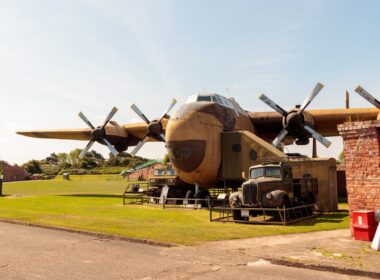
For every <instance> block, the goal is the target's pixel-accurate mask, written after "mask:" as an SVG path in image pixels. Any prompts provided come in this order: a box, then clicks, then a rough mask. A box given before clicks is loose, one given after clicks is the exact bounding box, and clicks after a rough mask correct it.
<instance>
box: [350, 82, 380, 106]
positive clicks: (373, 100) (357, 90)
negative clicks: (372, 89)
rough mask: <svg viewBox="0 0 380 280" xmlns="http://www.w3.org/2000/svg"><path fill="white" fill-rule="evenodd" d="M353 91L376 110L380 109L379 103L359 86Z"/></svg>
mask: <svg viewBox="0 0 380 280" xmlns="http://www.w3.org/2000/svg"><path fill="white" fill-rule="evenodd" d="M355 91H356V92H357V93H358V94H359V95H361V96H362V97H363V98H364V99H365V100H367V101H368V102H369V103H371V104H372V105H374V106H375V107H376V108H379V109H380V101H379V100H377V99H376V98H375V97H374V96H372V95H371V94H370V93H369V92H368V91H366V90H365V89H364V88H362V87H361V86H357V87H356V89H355Z"/></svg>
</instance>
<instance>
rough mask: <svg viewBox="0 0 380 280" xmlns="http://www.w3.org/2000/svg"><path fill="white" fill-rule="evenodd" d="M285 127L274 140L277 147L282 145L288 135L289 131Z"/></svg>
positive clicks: (273, 143)
mask: <svg viewBox="0 0 380 280" xmlns="http://www.w3.org/2000/svg"><path fill="white" fill-rule="evenodd" d="M286 128H287V126H286V127H284V129H283V130H281V132H280V134H278V135H277V137H276V138H275V139H274V140H273V142H272V145H273V146H275V147H276V148H277V147H278V146H279V145H280V143H281V141H282V140H284V138H285V137H286V135H288V133H289V131H288V130H287V129H286Z"/></svg>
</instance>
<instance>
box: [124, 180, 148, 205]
mask: <svg viewBox="0 0 380 280" xmlns="http://www.w3.org/2000/svg"><path fill="white" fill-rule="evenodd" d="M134 187H137V188H136V189H135V190H134V189H133V188H134ZM148 187H149V183H148V182H142V183H130V184H128V185H127V187H126V188H125V190H124V193H123V205H126V204H144V203H145V202H146V200H147V196H146V191H147V189H148ZM126 200H128V203H127V202H126Z"/></svg>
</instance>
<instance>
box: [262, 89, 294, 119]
mask: <svg viewBox="0 0 380 280" xmlns="http://www.w3.org/2000/svg"><path fill="white" fill-rule="evenodd" d="M259 99H260V100H261V101H263V102H264V103H265V104H267V105H268V106H269V107H271V108H272V109H273V110H275V111H277V112H279V113H280V114H281V115H283V116H284V117H286V116H287V115H288V112H287V111H285V110H284V109H282V108H281V107H280V106H279V105H277V104H276V103H274V102H273V101H272V100H271V99H270V98H269V97H267V96H266V95H265V94H262V95H260V97H259Z"/></svg>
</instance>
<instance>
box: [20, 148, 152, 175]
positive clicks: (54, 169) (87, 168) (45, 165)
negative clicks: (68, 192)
mask: <svg viewBox="0 0 380 280" xmlns="http://www.w3.org/2000/svg"><path fill="white" fill-rule="evenodd" d="M81 152H82V149H74V150H72V151H71V152H69V153H52V154H50V155H49V156H48V157H46V158H44V159H42V160H34V159H33V160H30V161H28V162H26V163H24V164H23V165H22V167H24V168H25V170H26V171H27V172H28V173H30V174H45V175H57V174H62V173H65V172H69V173H71V174H102V173H120V172H121V170H123V169H129V168H132V167H134V166H136V165H139V164H141V163H144V162H147V161H148V159H146V158H143V157H138V156H136V157H133V156H132V155H131V154H129V153H127V152H123V153H120V154H119V155H118V156H117V157H115V156H114V155H113V154H111V153H110V154H109V158H108V159H105V158H104V157H103V155H102V154H100V153H98V152H96V151H95V150H91V151H89V152H88V153H87V154H86V156H85V157H84V158H83V159H81V158H79V155H80V153H81Z"/></svg>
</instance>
